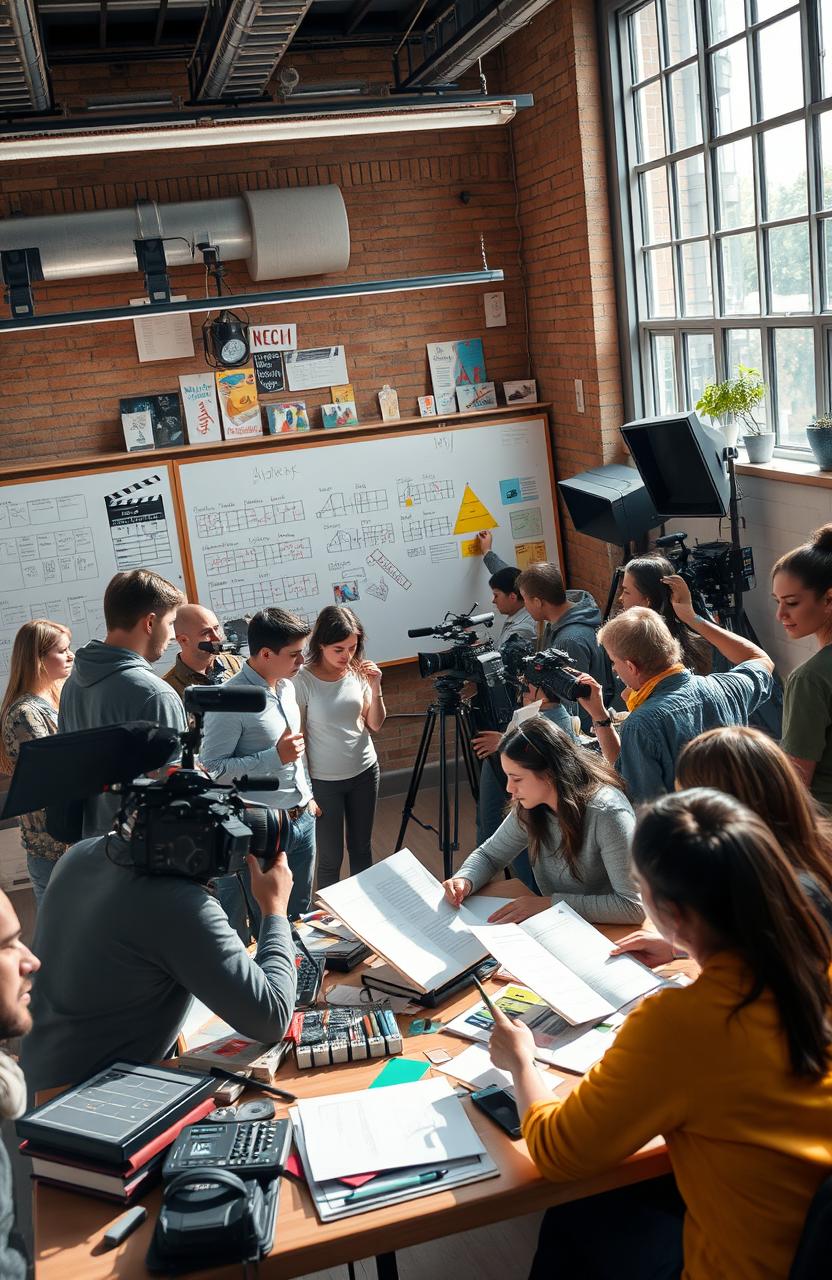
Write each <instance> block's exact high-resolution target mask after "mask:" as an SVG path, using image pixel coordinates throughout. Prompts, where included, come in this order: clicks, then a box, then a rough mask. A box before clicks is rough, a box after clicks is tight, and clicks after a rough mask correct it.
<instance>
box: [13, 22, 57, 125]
mask: <svg viewBox="0 0 832 1280" xmlns="http://www.w3.org/2000/svg"><path fill="white" fill-rule="evenodd" d="M51 106H52V96H51V93H50V90H49V74H48V72H47V69H46V58H45V57H44V53H43V45H42V44H41V39H40V30H39V28H38V20H37V17H36V16H35V6H34V3H33V0H0V114H8V115H12V114H15V113H19V112H20V111H49V109H50V108H51Z"/></svg>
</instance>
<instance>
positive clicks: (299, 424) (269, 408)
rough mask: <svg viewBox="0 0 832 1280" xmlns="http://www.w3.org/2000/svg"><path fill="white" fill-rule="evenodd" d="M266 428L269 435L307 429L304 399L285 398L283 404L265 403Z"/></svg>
mask: <svg viewBox="0 0 832 1280" xmlns="http://www.w3.org/2000/svg"><path fill="white" fill-rule="evenodd" d="M266 430H267V431H268V433H269V435H270V436H281V435H284V434H286V433H287V432H291V431H308V430H309V414H308V413H307V411H306V401H305V400H287V401H286V402H285V403H283V404H267V405H266Z"/></svg>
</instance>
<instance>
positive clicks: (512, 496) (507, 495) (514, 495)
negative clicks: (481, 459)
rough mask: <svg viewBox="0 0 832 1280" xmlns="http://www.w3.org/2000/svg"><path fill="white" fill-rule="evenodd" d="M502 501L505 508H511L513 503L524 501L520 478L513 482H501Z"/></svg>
mask: <svg viewBox="0 0 832 1280" xmlns="http://www.w3.org/2000/svg"><path fill="white" fill-rule="evenodd" d="M500 501H501V502H502V504H503V506H504V507H510V506H511V504H512V503H513V502H522V501H523V498H522V496H521V489H520V478H519V477H515V479H513V480H501V481H500Z"/></svg>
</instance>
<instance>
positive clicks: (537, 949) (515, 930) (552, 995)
mask: <svg viewBox="0 0 832 1280" xmlns="http://www.w3.org/2000/svg"><path fill="white" fill-rule="evenodd" d="M542 914H544V915H548V912H544V913H542ZM534 918H535V919H537V918H539V917H534ZM525 923H527V921H524V924H525ZM471 932H472V933H473V934H474V935H475V937H477V938H478V939H479V940H480V942H481V943H482V945H483V946H484V947H486V948H487V949H488V950H489V951H490V952H491V954H492V956H494V958H495V960H499V961H500V964H502V965H505V967H506V968H507V969H508V970H509V972H510V973H512V974H513V975H514V977H515V978H516V979H517V981H518V982H521V983H522V984H523V985H524V986H526V987H531V989H532V991H536V992H537V994H538V995H539V996H540V997H541V999H542V1000H545V1001H546V1003H547V1004H549V1005H551V1006H552V1008H553V1009H555V1010H556V1011H557V1012H558V1013H559V1014H560V1015H561V1016H562V1017H564V1018H566V1020H567V1021H568V1022H572V1023H576V1022H591V1021H597V1020H598V1019H599V1018H604V1017H606V1016H607V1014H609V1013H612V1012H613V1006H612V1005H611V1004H610V1003H609V1001H607V1000H605V999H604V998H603V997H602V996H600V995H598V993H597V992H596V991H593V989H592V987H590V986H587V984H586V983H585V982H584V981H583V979H582V978H579V977H578V976H577V975H576V974H574V973H573V972H572V970H571V969H570V968H568V967H567V966H566V965H565V964H563V962H562V961H560V960H558V959H556V957H555V956H553V955H551V954H550V952H549V951H547V950H546V948H545V947H543V946H542V945H541V944H540V943H539V942H538V941H537V939H536V938H531V937H529V935H528V933H526V932H525V931H524V930H523V928H522V927H521V926H520V925H516V924H484V925H477V926H474V927H472V929H471Z"/></svg>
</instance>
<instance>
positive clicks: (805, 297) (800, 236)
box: [768, 222, 812, 312]
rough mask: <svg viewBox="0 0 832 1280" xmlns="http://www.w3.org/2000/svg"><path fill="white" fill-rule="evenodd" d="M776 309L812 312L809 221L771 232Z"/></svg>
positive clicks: (773, 228) (774, 228) (773, 229)
mask: <svg viewBox="0 0 832 1280" xmlns="http://www.w3.org/2000/svg"><path fill="white" fill-rule="evenodd" d="M768 253H769V272H770V274H771V310H772V311H783V312H792V311H810V310H811V305H812V304H811V296H812V295H811V289H810V284H809V229H808V227H807V226H806V223H805V222H797V223H794V224H793V225H792V226H790V227H772V228H771V230H770V231H769V232H768Z"/></svg>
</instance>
